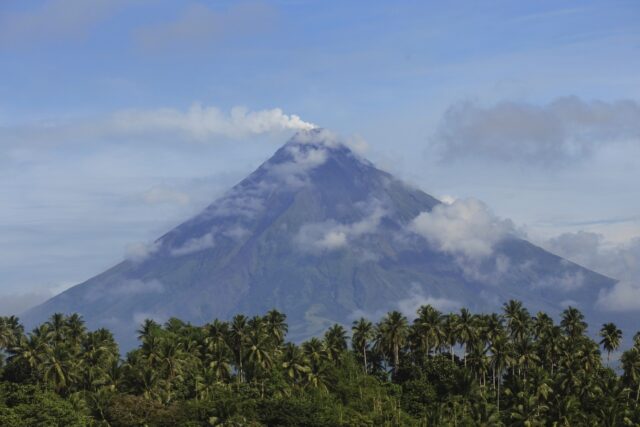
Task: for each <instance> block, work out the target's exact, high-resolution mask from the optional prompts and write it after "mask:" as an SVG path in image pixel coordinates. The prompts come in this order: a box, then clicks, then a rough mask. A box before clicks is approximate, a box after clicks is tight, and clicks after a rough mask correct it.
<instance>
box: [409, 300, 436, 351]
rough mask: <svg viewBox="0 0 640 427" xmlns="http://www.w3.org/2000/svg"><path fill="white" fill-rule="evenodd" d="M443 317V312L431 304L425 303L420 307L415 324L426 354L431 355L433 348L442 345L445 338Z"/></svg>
mask: <svg viewBox="0 0 640 427" xmlns="http://www.w3.org/2000/svg"><path fill="white" fill-rule="evenodd" d="M442 319H443V317H442V313H441V312H440V311H438V310H436V309H435V308H433V307H432V306H431V305H423V306H421V307H420V308H419V309H418V317H417V318H416V319H415V320H414V322H413V326H414V328H415V330H416V333H417V334H418V337H419V341H420V346H421V347H422V351H423V353H424V354H425V356H428V355H429V353H430V352H431V349H432V348H434V347H435V348H437V347H439V346H440V343H441V340H442V339H443V330H442Z"/></svg>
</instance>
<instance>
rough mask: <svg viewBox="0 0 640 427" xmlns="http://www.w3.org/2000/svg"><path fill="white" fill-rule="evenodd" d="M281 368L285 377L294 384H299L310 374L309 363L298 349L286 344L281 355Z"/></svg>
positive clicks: (293, 345) (291, 344)
mask: <svg viewBox="0 0 640 427" xmlns="http://www.w3.org/2000/svg"><path fill="white" fill-rule="evenodd" d="M282 368H283V369H284V371H285V374H286V375H287V377H289V378H290V379H291V380H292V381H294V383H299V382H301V381H303V380H304V378H306V375H307V374H309V373H310V372H311V368H310V367H309V361H308V360H307V358H306V356H305V354H304V352H303V351H302V350H301V349H300V347H298V346H296V345H295V344H293V343H287V344H285V346H284V351H283V353H282Z"/></svg>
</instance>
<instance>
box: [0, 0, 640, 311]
mask: <svg viewBox="0 0 640 427" xmlns="http://www.w3.org/2000/svg"><path fill="white" fill-rule="evenodd" d="M638 22H640V4H639V3H638V2H637V1H575V2H570V1H567V2H564V1H535V2H514V1H509V2H507V1H486V2H472V1H451V2H427V1H415V2H412V1H398V2H370V1H368V2H365V1H303V0H300V1H296V0H288V1H284V0H283V1H273V2H267V1H264V2H242V1H240V2H227V1H180V2H177V1H162V0H154V1H151V0H94V1H92V2H87V1H85V0H45V1H42V0H40V1H31V0H4V1H3V2H2V3H0V231H1V233H0V299H2V301H3V302H2V303H0V312H11V311H18V310H21V309H22V308H25V307H26V306H28V305H29V304H32V303H34V302H37V301H40V300H42V299H43V298H46V297H47V296H49V295H51V293H52V292H57V291H59V290H61V289H64V288H65V287H68V286H70V285H73V284H76V283H79V282H81V281H83V280H85V279H87V278H88V277H90V276H92V275H93V274H96V273H98V272H100V271H101V270H103V269H104V268H107V267H109V266H111V265H113V264H114V263H116V262H118V261H119V260H121V259H122V258H123V256H124V255H125V253H126V252H127V250H128V249H127V248H128V247H131V245H135V244H136V243H137V242H145V241H150V240H153V239H154V238H155V237H157V236H159V235H160V234H162V233H163V232H164V231H166V230H167V229H168V228H170V227H171V226H172V225H175V224H177V223H179V222H181V220H184V219H185V218H187V217H189V216H190V215H192V214H194V213H196V212H197V211H198V210H199V209H201V208H202V207H203V206H205V205H206V204H208V203H209V202H210V201H212V200H213V199H214V198H215V197H216V196H218V195H220V194H221V192H222V191H224V190H225V189H226V188H228V187H229V186H231V185H233V184H234V183H235V182H237V181H238V180H239V179H241V178H242V177H243V176H244V175H246V174H247V173H249V172H250V171H251V170H253V168H255V167H256V166H258V165H259V164H260V163H261V162H262V161H264V160H265V159H266V158H268V157H269V155H270V154H271V153H272V152H273V151H275V150H276V149H277V147H278V145H279V144H281V143H283V142H284V141H285V140H286V139H287V138H288V137H289V136H290V135H291V134H292V133H293V132H294V131H295V129H296V128H297V127H300V126H303V125H304V123H313V124H317V125H320V126H322V127H326V128H329V129H331V130H333V131H335V132H337V133H339V134H341V135H343V136H344V137H345V138H349V139H352V140H355V141H359V142H360V143H362V144H366V145H367V147H368V149H367V152H366V155H367V157H369V158H370V159H371V160H372V161H374V162H375V163H376V164H378V165H379V166H380V167H382V168H384V169H387V170H389V171H390V172H392V173H395V174H397V175H399V176H400V177H402V178H403V179H405V180H407V181H408V182H410V183H412V184H414V185H417V186H419V187H421V188H422V189H424V190H425V191H427V192H429V193H431V194H433V195H435V196H437V197H444V196H449V197H453V198H468V197H474V198H478V199H480V200H482V201H484V202H486V203H487V204H488V205H489V206H491V207H492V209H493V211H494V212H495V213H496V214H497V215H498V216H500V217H503V218H510V219H512V220H513V221H514V222H515V223H516V224H518V226H519V227H521V228H523V229H524V230H525V232H526V233H527V235H528V236H529V238H530V239H531V240H533V241H534V242H536V243H539V244H541V245H543V246H545V247H548V248H549V249H552V250H555V251H556V252H558V253H561V254H562V255H565V256H567V257H569V258H571V259H574V260H576V261H578V262H581V263H583V264H585V265H587V266H588V267H592V268H597V269H599V270H600V271H602V270H607V268H610V267H608V265H609V264H608V263H606V262H605V261H604V260H607V259H611V257H614V256H618V257H623V258H624V257H627V258H629V259H630V260H631V261H630V262H628V263H627V264H626V265H624V266H621V267H617V269H616V270H615V271H613V270H612V271H603V272H605V273H607V274H610V275H612V276H617V277H616V278H621V280H625V281H626V282H628V283H632V284H631V285H629V288H628V289H625V292H627V293H625V294H624V295H623V294H621V296H627V297H632V296H633V297H635V296H638V299H639V300H640V278H638V274H639V271H640V268H638V267H637V262H640V243H638V242H640V241H639V240H634V239H636V238H640V197H639V196H640V190H639V189H638V185H637V183H638V182H640V172H639V171H640V104H639V103H640V77H638V76H640V27H639V26H638ZM236 107H242V108H244V110H238V109H235V110H233V111H234V112H233V113H232V112H231V111H232V109H234V108H236ZM276 109H278V110H276ZM294 115H295V116H297V117H293V116H294ZM301 123H302V125H301ZM585 245H590V246H588V247H586V246H585ZM625 259H626V258H625ZM636 260H637V262H636ZM636 283H639V284H638V286H636V285H635V284H636ZM639 308H640V307H639Z"/></svg>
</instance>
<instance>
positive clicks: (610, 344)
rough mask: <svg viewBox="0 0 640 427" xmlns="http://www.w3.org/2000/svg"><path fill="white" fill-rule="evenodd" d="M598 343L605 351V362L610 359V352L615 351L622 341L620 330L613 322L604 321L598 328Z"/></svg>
mask: <svg viewBox="0 0 640 427" xmlns="http://www.w3.org/2000/svg"><path fill="white" fill-rule="evenodd" d="M600 336H601V337H602V340H600V345H601V346H602V348H604V350H605V351H606V352H607V364H608V363H609V361H610V359H611V352H612V351H616V350H617V349H618V348H619V347H620V341H622V331H621V330H620V329H618V327H617V326H616V325H615V324H613V323H605V324H604V325H602V329H600Z"/></svg>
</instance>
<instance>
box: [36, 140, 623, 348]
mask: <svg viewBox="0 0 640 427" xmlns="http://www.w3.org/2000/svg"><path fill="white" fill-rule="evenodd" d="M614 283H615V282H614V280H612V279H610V278H607V277H605V276H602V275H600V274H597V273H595V272H592V271H590V270H587V269H585V268H583V267H580V266H578V265H576V264H573V263H571V262H569V261H567V260H564V259H562V258H560V257H558V256H555V255H553V254H551V253H548V252H546V251H544V250H543V249H541V248H539V247H537V246H534V245H533V244H531V243H529V242H527V241H525V240H523V239H521V238H518V237H517V232H516V231H514V229H513V227H512V226H511V225H510V223H508V222H507V221H502V220H499V219H496V218H495V217H492V216H491V215H490V213H488V211H487V210H486V207H484V205H482V204H481V203H479V202H473V201H471V202H456V203H454V204H452V205H447V204H444V203H441V202H440V201H438V200H437V199H435V198H434V197H432V196H429V195H428V194H426V193H424V192H422V191H420V190H418V189H416V188H412V187H411V186H408V185H406V184H405V183H403V182H402V181H400V180H398V179H396V178H394V177H393V176H392V175H390V174H388V173H386V172H383V171H381V170H379V169H377V168H376V167H375V166H374V165H373V164H371V163H370V162H368V161H367V160H365V159H363V158H362V157H360V156H359V155H357V154H355V153H354V152H353V151H351V150H350V149H349V148H348V147H347V146H346V145H344V144H342V143H341V142H339V140H338V139H337V138H336V137H335V136H333V135H332V134H331V133H329V132H328V131H325V130H321V129H314V130H310V131H303V132H300V133H298V134H296V135H295V136H294V137H293V138H292V139H291V140H290V141H289V142H287V143H286V144H285V145H284V146H283V147H281V148H280V149H279V150H278V151H277V152H276V153H275V154H274V155H273V157H271V158H270V159H269V160H268V161H266V162H265V163H264V164H262V165H261V166H260V167H259V168H258V169H257V170H255V171H254V172H253V173H252V174H251V175H249V176H248V177H247V178H246V179H244V180H243V181H241V182H240V183H238V184H237V185H236V186H234V187H233V188H231V189H230V190H229V191H228V192H227V193H226V194H225V195H224V196H223V197H221V198H220V199H218V200H216V201H215V202H214V203H212V204H211V205H210V206H208V207H207V208H206V209H205V210H204V211H203V212H202V213H200V214H199V215H197V216H195V217H194V218H191V219H190V220H188V221H187V222H185V223H183V224H181V225H179V226H178V227H176V228H174V229H173V230H171V231H169V232H168V233H167V234H165V235H164V236H162V237H160V238H159V239H158V240H156V241H155V242H154V243H153V244H150V245H148V246H147V247H146V248H144V250H141V251H139V253H138V254H136V256H132V257H130V258H129V259H126V260H124V261H123V262H121V263H120V264H118V265H116V266H114V267H112V268H111V269H109V270H107V271H105V272H104V273H102V274H99V275H97V276H95V277H93V278H91V279H89V280H87V281H86V282H84V283H82V284H79V285H77V286H75V287H72V288H70V289H68V290H67V291H65V292H63V293H62V294H60V295H57V296H55V297H54V298H52V299H50V300H49V301H47V302H45V303H44V304H42V305H40V306H38V307H35V308H33V309H31V310H30V311H28V312H27V313H25V315H24V320H25V321H26V322H27V324H28V325H33V324H35V323H36V322H40V321H43V320H45V319H46V318H47V317H48V316H49V315H51V314H52V313H54V312H64V313H72V312H78V313H80V314H82V316H83V317H84V318H85V320H86V321H87V323H88V325H89V326H90V327H108V328H110V329H111V330H113V331H114V332H115V334H116V337H117V338H118V339H119V341H120V342H121V343H122V344H123V346H124V347H125V348H126V347H128V346H130V345H131V344H133V342H134V341H133V340H134V335H135V332H134V331H135V330H136V328H137V327H138V325H139V324H140V323H141V322H142V321H143V320H144V319H145V318H153V319H156V320H159V321H162V320H166V319H168V318H169V317H172V316H175V317H179V318H182V319H184V320H188V321H192V322H195V323H204V322H209V321H211V320H212V319H213V318H216V317H218V318H229V317H231V316H233V315H234V314H236V313H239V312H242V313H245V314H249V315H252V314H261V313H264V312H265V311H267V310H269V309H272V308H277V309H278V310H281V311H283V312H285V313H286V314H287V315H288V323H289V325H290V336H291V337H292V338H293V339H294V340H295V339H303V338H306V337H309V336H311V335H314V334H316V333H319V332H320V331H322V330H323V329H324V328H326V327H327V326H328V325H329V324H332V323H336V322H337V323H342V324H350V323H351V321H352V320H353V319H355V318H356V317H358V316H360V315H369V316H373V317H375V316H378V315H380V314H381V313H383V312H386V311H389V310H401V311H403V312H405V314H407V315H411V314H413V313H412V312H414V311H415V309H417V308H418V306H419V305H420V304H431V305H434V306H436V307H437V308H440V309H441V310H445V311H446V310H455V309H457V308H459V307H461V306H466V307H470V308H471V309H472V310H477V311H481V310H491V309H495V308H496V306H499V305H500V304H501V303H503V302H504V301H506V300H508V299H512V298H515V299H520V300H522V301H524V302H525V303H526V305H527V306H528V307H530V308H531V309H533V310H546V311H549V312H552V313H557V312H559V311H560V310H561V309H562V308H563V307H564V306H565V305H567V304H571V305H577V306H578V307H580V308H581V309H583V310H585V312H586V313H587V319H588V320H590V321H600V313H599V312H598V311H597V310H596V309H595V307H594V301H595V300H596V299H597V296H598V293H599V292H600V291H601V290H602V289H606V288H609V287H611V286H612V285H613V284H614Z"/></svg>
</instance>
